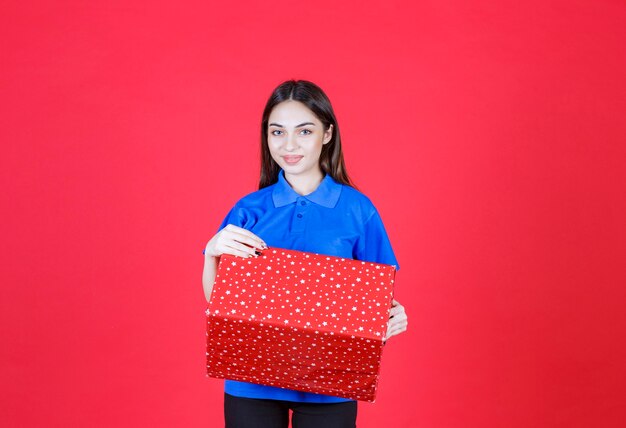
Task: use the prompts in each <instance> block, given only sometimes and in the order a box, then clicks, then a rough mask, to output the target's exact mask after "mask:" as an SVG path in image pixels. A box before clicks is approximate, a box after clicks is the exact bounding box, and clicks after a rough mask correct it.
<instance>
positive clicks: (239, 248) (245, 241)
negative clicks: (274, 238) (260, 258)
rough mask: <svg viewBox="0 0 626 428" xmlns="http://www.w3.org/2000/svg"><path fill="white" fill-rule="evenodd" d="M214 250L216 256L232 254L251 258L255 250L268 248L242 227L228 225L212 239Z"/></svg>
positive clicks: (263, 242)
mask: <svg viewBox="0 0 626 428" xmlns="http://www.w3.org/2000/svg"><path fill="white" fill-rule="evenodd" d="M213 240H214V248H215V252H216V253H217V254H218V255H222V254H232V255H234V256H239V257H253V256H256V255H257V249H258V250H263V249H265V248H268V246H267V244H266V243H265V241H263V240H262V239H261V238H259V237H258V236H256V235H255V234H254V233H252V232H250V231H249V230H246V229H244V228H242V227H239V226H235V225H234V224H228V225H226V227H224V228H223V229H222V230H220V231H219V232H218V233H217V234H216V235H215V237H214V239H213Z"/></svg>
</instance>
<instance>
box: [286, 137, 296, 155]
mask: <svg viewBox="0 0 626 428" xmlns="http://www.w3.org/2000/svg"><path fill="white" fill-rule="evenodd" d="M297 147H298V144H297V141H296V135H295V134H290V135H288V136H287V138H286V141H285V150H289V151H291V150H295V149H296V148H297Z"/></svg>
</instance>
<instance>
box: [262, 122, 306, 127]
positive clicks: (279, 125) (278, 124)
mask: <svg viewBox="0 0 626 428" xmlns="http://www.w3.org/2000/svg"><path fill="white" fill-rule="evenodd" d="M304 125H313V126H315V124H314V123H313V122H304V123H301V124H300V125H296V128H300V127H301V126H304ZM269 126H278V127H279V128H284V126H283V125H281V124H280V123H275V122H272V123H270V124H269Z"/></svg>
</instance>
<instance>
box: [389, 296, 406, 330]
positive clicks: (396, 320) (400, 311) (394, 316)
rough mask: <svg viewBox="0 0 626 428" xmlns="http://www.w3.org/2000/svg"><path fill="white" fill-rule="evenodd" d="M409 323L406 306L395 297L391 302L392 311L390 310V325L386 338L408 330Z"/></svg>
mask: <svg viewBox="0 0 626 428" xmlns="http://www.w3.org/2000/svg"><path fill="white" fill-rule="evenodd" d="M408 324H409V322H408V318H407V316H406V312H405V311H404V306H402V305H401V304H400V302H398V301H397V300H395V299H394V300H393V302H392V304H391V311H390V312H389V327H387V335H386V336H385V340H387V339H389V338H390V337H391V336H395V335H396V334H400V333H402V332H404V331H406V328H407V325H408Z"/></svg>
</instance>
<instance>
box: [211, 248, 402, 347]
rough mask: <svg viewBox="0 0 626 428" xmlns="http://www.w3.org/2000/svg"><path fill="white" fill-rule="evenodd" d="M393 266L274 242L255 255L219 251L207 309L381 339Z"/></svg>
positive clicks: (391, 293)
mask: <svg viewBox="0 0 626 428" xmlns="http://www.w3.org/2000/svg"><path fill="white" fill-rule="evenodd" d="M395 272H396V269H395V267H394V266H393V265H386V264H382V263H374V262H366V261H361V260H354V259H347V258H342V257H336V256H330V255H323V254H317V253H308V252H303V251H297V250H289V249H283V248H276V247H271V248H269V249H266V250H264V251H263V252H262V254H261V255H260V256H258V257H250V258H244V257H238V256H233V255H230V254H223V255H222V256H221V257H220V264H219V267H218V272H217V274H216V278H215V284H214V287H213V292H212V296H215V299H214V298H213V297H212V298H211V299H210V302H209V306H208V308H207V315H211V314H212V315H214V316H228V317H229V318H240V319H245V320H251V321H256V322H260V323H268V324H273V325H281V326H285V327H293V328H298V329H302V330H312V331H320V332H330V334H342V335H349V336H359V337H364V338H369V339H373V340H379V341H382V340H384V336H385V334H386V331H387V324H388V321H389V310H390V307H391V300H392V299H393V282H394V278H395ZM217 300H219V301H217Z"/></svg>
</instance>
